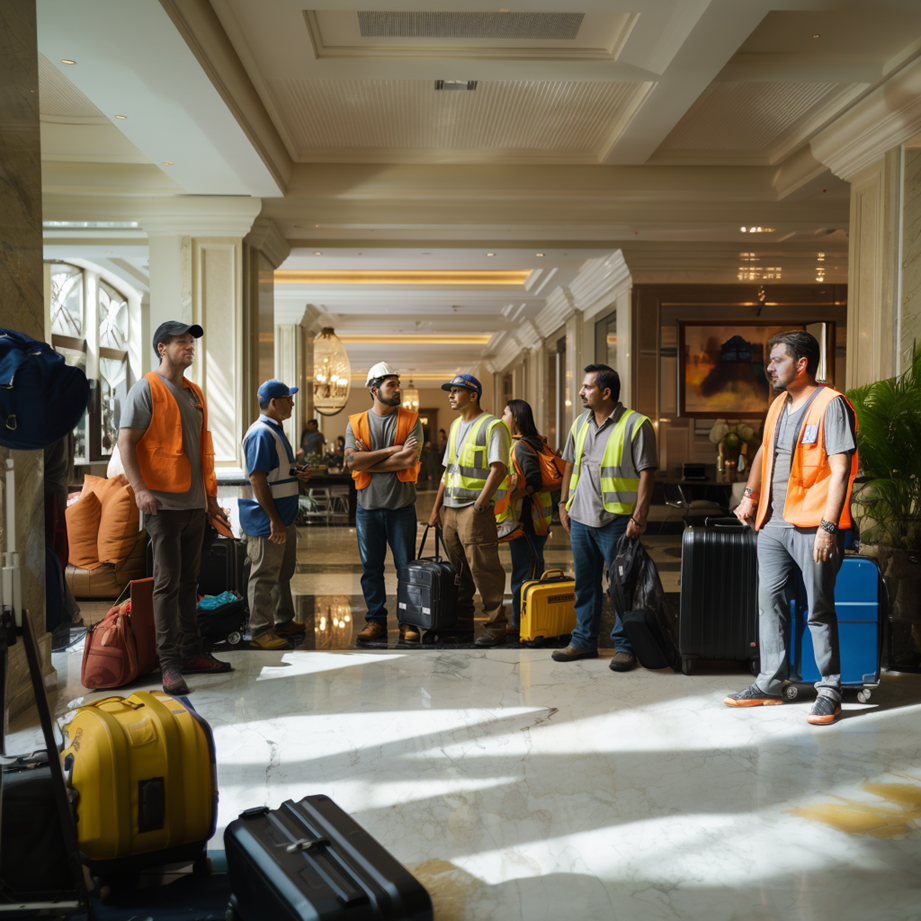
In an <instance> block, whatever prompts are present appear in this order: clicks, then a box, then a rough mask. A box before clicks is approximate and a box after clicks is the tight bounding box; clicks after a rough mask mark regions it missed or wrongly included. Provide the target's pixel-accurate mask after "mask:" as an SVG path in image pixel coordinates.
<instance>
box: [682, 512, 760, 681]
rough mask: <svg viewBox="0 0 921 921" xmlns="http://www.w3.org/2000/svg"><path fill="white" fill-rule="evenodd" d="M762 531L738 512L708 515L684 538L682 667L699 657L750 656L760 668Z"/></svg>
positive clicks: (743, 658) (755, 669)
mask: <svg viewBox="0 0 921 921" xmlns="http://www.w3.org/2000/svg"><path fill="white" fill-rule="evenodd" d="M757 547H758V535H757V534H756V532H755V531H754V530H752V529H751V528H749V527H748V526H747V525H744V524H742V522H741V521H739V520H738V518H708V519H706V521H705V522H704V526H703V527H698V526H693V527H690V528H687V529H686V530H685V532H684V537H683V539H682V542H681V614H680V617H679V621H678V646H679V650H680V652H681V670H682V671H683V672H684V674H686V675H689V674H690V673H691V668H692V666H693V662H694V660H695V659H730V660H735V661H738V662H748V663H749V667H750V668H751V670H752V673H753V674H757V673H758V663H759V653H758V552H757Z"/></svg>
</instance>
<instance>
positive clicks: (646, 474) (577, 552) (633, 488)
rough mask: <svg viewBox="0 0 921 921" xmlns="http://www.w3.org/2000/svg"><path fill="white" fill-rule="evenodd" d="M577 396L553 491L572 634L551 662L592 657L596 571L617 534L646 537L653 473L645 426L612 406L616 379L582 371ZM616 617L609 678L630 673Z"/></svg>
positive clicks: (604, 372) (602, 369)
mask: <svg viewBox="0 0 921 921" xmlns="http://www.w3.org/2000/svg"><path fill="white" fill-rule="evenodd" d="M579 396H580V397H581V399H582V405H583V406H584V407H585V412H583V413H582V414H581V415H580V416H578V417H577V418H576V420H575V422H573V424H572V429H571V430H570V432H569V438H568V439H567V440H566V447H565V448H564V449H563V460H564V461H566V469H565V471H564V473H563V487H562V489H561V490H560V523H561V524H562V525H563V527H564V528H566V530H567V531H568V532H569V535H570V538H571V540H572V558H573V566H574V567H575V571H576V629H575V630H573V631H572V639H571V640H570V644H569V645H568V646H567V647H566V648H565V649H558V650H557V651H556V652H554V653H553V658H554V659H555V660H556V661H557V662H574V661H576V660H577V659H595V658H597V657H598V633H599V631H600V629H601V605H602V602H603V601H604V590H603V588H602V585H601V574H602V571H603V569H604V564H605V563H607V565H608V567H610V566H611V565H612V564H613V562H614V557H615V556H616V555H617V542H618V541H619V540H620V538H621V537H622V536H623V535H624V534H626V535H627V536H628V537H639V536H640V534H642V533H643V532H644V531H645V530H646V516H647V515H648V514H649V504H650V502H651V501H652V486H653V480H654V479H655V472H656V469H657V467H658V461H657V458H656V434H655V430H654V429H653V427H652V423H651V422H650V421H649V419H647V418H646V416H641V415H640V414H639V413H637V412H635V411H634V410H632V409H627V408H626V407H625V406H624V405H623V404H622V403H621V402H620V376H619V375H618V373H617V372H616V371H615V370H614V369H613V368H611V367H610V366H608V365H602V364H595V365H588V366H587V367H586V369H585V378H584V380H583V381H582V389H581V390H580V391H579ZM622 613H624V614H625V613H626V611H623V612H620V611H618V612H616V613H615V617H616V621H615V626H614V630H613V631H612V633H611V639H612V640H614V650H615V652H614V658H613V659H611V664H610V666H609V667H610V668H611V670H612V671H615V672H626V671H629V670H630V669H632V668H633V667H634V666H635V665H636V657H635V656H634V654H633V647H632V646H631V645H630V641H629V640H628V639H627V634H626V633H625V632H624V626H623V623H622V622H621V619H620V615H621V614H622Z"/></svg>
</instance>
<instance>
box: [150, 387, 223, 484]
mask: <svg viewBox="0 0 921 921" xmlns="http://www.w3.org/2000/svg"><path fill="white" fill-rule="evenodd" d="M144 378H145V379H146V381H147V384H148V386H149V387H150V403H151V412H150V425H148V426H147V429H146V430H145V432H144V434H143V435H142V436H141V440H140V441H139V442H138V444H137V458H138V466H139V467H140V470H141V479H143V481H144V485H145V486H146V487H147V488H148V489H153V490H155V491H156V492H167V493H183V492H188V491H189V490H190V489H191V488H192V463H191V461H190V460H189V458H188V457H187V456H186V453H185V451H184V450H183V445H182V414H181V412H180V409H179V404H178V403H177V402H176V398H175V397H174V396H173V394H172V391H171V390H170V389H169V387H167V385H166V384H165V383H163V379H162V378H161V377H160V375H159V374H157V372H156V371H148V372H147V374H145V375H144ZM183 384H184V385H185V387H186V388H187V389H189V390H191V391H192V393H193V394H194V395H195V399H196V400H198V403H199V405H200V406H201V432H200V434H199V451H200V456H201V473H202V479H203V480H204V483H205V493H206V495H208V496H216V495H217V477H216V476H215V474H214V446H213V443H212V441H211V433H210V432H209V431H208V406H207V404H206V403H205V398H204V396H203V394H202V392H201V390H200V388H199V387H198V386H197V385H196V384H193V383H192V381H190V380H186V379H184V380H183Z"/></svg>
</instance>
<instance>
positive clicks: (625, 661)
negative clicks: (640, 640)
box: [608, 652, 636, 672]
mask: <svg viewBox="0 0 921 921" xmlns="http://www.w3.org/2000/svg"><path fill="white" fill-rule="evenodd" d="M608 668H609V669H611V671H612V672H629V671H630V670H631V669H633V668H636V656H635V655H633V653H632V652H615V653H614V658H613V659H611V661H610V663H609V664H608Z"/></svg>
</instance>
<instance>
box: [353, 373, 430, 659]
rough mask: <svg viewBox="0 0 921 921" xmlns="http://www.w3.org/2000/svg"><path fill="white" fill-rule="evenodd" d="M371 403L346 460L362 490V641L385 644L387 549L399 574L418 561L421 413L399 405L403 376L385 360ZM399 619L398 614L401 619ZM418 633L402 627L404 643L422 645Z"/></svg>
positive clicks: (372, 378) (358, 515) (371, 380)
mask: <svg viewBox="0 0 921 921" xmlns="http://www.w3.org/2000/svg"><path fill="white" fill-rule="evenodd" d="M365 386H367V388H368V391H369V392H370V394H371V400H372V401H373V405H372V407H371V409H370V410H369V411H368V412H363V413H356V414H355V415H354V416H349V424H348V426H347V427H346V430H345V462H346V465H347V466H348V468H349V470H350V471H351V473H352V478H353V479H354V480H355V488H356V489H357V490H358V507H357V508H356V510H355V532H356V534H357V535H358V552H359V553H360V555H361V566H362V575H361V590H362V593H363V594H364V596H365V604H366V605H367V607H368V613H367V614H366V615H365V620H366V623H365V626H364V629H363V630H362V631H361V633H359V634H358V642H359V643H374V642H383V643H386V642H387V608H386V600H387V593H386V590H385V588H384V559H385V557H386V555H387V546H388V544H389V546H390V551H391V553H392V554H393V565H394V567H395V569H396V570H397V572H399V571H400V567H401V566H405V565H406V564H407V563H409V562H410V561H411V560H414V559H415V558H416V481H417V480H418V477H419V466H420V465H419V456H420V455H421V453H422V423H421V422H420V421H419V413H416V412H412V411H411V410H409V409H404V408H403V407H402V406H400V399H401V397H400V377H399V375H398V374H397V372H396V371H395V370H394V369H393V368H392V367H391V366H390V365H388V364H387V362H385V361H379V362H378V363H377V364H376V365H373V366H372V367H371V369H370V370H369V371H368V378H367V381H366V382H365ZM399 619H400V615H399V612H397V620H398V621H399ZM419 640H420V636H419V630H418V629H417V628H416V627H414V626H412V625H411V624H400V642H401V643H418V642H419Z"/></svg>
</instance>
